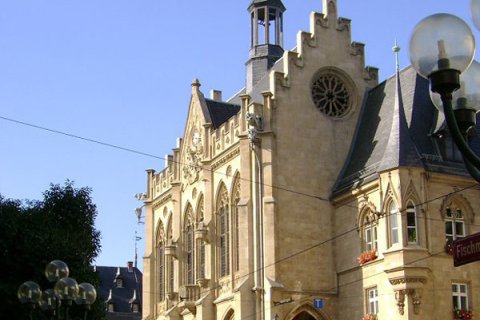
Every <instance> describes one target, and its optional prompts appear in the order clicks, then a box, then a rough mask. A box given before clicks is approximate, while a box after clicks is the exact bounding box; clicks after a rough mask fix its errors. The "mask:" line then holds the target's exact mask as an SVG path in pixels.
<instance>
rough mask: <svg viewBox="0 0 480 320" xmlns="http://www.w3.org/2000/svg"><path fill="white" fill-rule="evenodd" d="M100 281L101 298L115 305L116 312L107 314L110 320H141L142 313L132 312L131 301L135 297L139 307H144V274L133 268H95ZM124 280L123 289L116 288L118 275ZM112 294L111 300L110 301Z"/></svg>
mask: <svg viewBox="0 0 480 320" xmlns="http://www.w3.org/2000/svg"><path fill="white" fill-rule="evenodd" d="M95 270H96V272H97V273H98V277H99V279H100V292H99V296H100V297H101V298H102V300H104V301H106V302H107V301H108V302H109V303H113V305H114V308H115V309H114V310H115V312H113V313H111V312H109V313H108V314H107V316H108V319H132V320H133V319H140V318H141V313H132V312H131V300H132V298H133V297H134V296H135V298H136V300H137V302H138V303H139V307H140V308H141V305H142V272H141V271H140V270H139V269H138V268H136V267H133V268H132V269H131V271H129V268H128V267H103V266H97V267H96V268H95ZM118 272H119V276H120V277H121V278H122V280H123V285H122V287H121V288H118V287H116V285H115V279H116V278H118V276H117V274H118ZM110 292H111V299H110V300H109V297H110Z"/></svg>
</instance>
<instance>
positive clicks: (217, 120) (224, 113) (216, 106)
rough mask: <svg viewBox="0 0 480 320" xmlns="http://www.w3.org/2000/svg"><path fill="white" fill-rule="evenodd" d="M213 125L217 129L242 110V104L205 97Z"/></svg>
mask: <svg viewBox="0 0 480 320" xmlns="http://www.w3.org/2000/svg"><path fill="white" fill-rule="evenodd" d="M205 102H206V103H207V109H208V113H209V114H210V118H211V120H212V124H213V127H214V128H215V129H217V128H218V127H220V126H221V125H222V124H223V123H225V122H226V121H227V120H228V119H230V118H231V117H233V116H234V115H236V114H237V113H238V112H239V111H240V106H239V105H236V104H232V103H227V102H220V101H215V100H211V99H205Z"/></svg>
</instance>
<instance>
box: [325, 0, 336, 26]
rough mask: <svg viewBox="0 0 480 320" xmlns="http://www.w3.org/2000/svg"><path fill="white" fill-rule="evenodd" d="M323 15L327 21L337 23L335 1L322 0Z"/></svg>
mask: <svg viewBox="0 0 480 320" xmlns="http://www.w3.org/2000/svg"><path fill="white" fill-rule="evenodd" d="M323 14H324V15H325V16H326V17H327V18H328V19H329V21H333V22H335V21H337V17H338V12H337V0H323Z"/></svg>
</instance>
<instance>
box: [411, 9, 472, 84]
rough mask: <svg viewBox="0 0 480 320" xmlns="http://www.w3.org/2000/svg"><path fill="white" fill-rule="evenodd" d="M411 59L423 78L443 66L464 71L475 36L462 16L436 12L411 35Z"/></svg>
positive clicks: (419, 24)
mask: <svg viewBox="0 0 480 320" xmlns="http://www.w3.org/2000/svg"><path fill="white" fill-rule="evenodd" d="M409 53H410V61H411V63H412V66H413V67H414V68H415V70H416V71H417V72H418V73H419V74H420V75H421V76H422V77H424V78H428V77H429V76H430V75H431V74H432V73H433V72H435V71H438V70H442V69H454V70H458V71H459V72H463V71H464V70H465V69H467V68H468V66H469V65H470V63H471V62H472V60H473V56H474V54H475V38H474V36H473V33H472V30H471V29H470V27H469V26H468V25H467V24H466V23H465V21H463V20H462V19H460V18H458V17H456V16H454V15H451V14H446V13H437V14H434V15H431V16H429V17H426V18H425V19H423V20H422V21H420V22H419V23H418V24H417V25H416V27H415V29H414V30H413V33H412V35H411V37H410V52H409Z"/></svg>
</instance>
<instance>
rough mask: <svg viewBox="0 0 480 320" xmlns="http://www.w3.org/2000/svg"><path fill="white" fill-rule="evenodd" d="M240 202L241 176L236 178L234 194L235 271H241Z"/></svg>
mask: <svg viewBox="0 0 480 320" xmlns="http://www.w3.org/2000/svg"><path fill="white" fill-rule="evenodd" d="M239 202H240V175H237V176H236V177H235V182H234V184H233V192H232V223H233V246H234V247H233V257H234V266H235V271H239V270H240V249H239V247H240V237H239V235H240V228H239V219H238V203H239Z"/></svg>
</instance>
